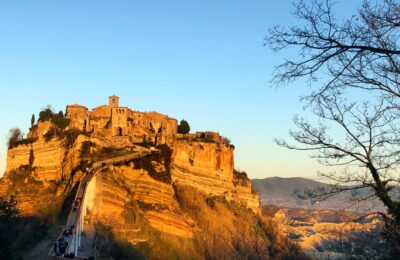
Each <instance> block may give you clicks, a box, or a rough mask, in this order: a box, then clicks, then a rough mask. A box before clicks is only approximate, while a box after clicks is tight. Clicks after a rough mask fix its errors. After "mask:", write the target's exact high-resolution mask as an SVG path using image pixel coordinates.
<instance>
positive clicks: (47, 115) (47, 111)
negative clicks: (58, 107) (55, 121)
mask: <svg viewBox="0 0 400 260" xmlns="http://www.w3.org/2000/svg"><path fill="white" fill-rule="evenodd" d="M53 114H54V112H53V109H52V108H51V106H47V107H46V108H44V109H43V110H42V111H40V112H39V119H38V121H39V122H44V121H48V120H50V119H51V118H52V117H53Z"/></svg>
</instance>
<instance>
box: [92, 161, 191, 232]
mask: <svg viewBox="0 0 400 260" xmlns="http://www.w3.org/2000/svg"><path fill="white" fill-rule="evenodd" d="M95 178H96V199H95V202H94V204H93V208H92V210H91V211H92V214H93V216H94V217H95V218H96V219H97V220H100V221H102V222H103V223H105V224H107V225H111V224H112V226H124V225H125V224H126V222H127V221H128V220H127V216H125V215H124V214H125V213H126V209H127V208H128V207H129V206H132V205H133V206H134V207H135V209H136V210H137V212H141V213H142V214H143V215H144V217H145V219H146V220H147V221H148V222H149V223H150V225H151V226H152V227H153V228H155V229H157V230H159V231H162V232H165V233H169V234H174V235H177V236H182V237H192V235H193V234H192V231H191V229H190V226H189V224H188V223H187V221H186V220H185V218H184V217H183V215H182V214H181V213H180V210H179V205H178V203H177V202H176V200H175V197H174V190H173V187H172V185H171V184H170V183H164V182H161V181H158V180H155V179H153V178H152V177H150V175H149V173H148V172H147V171H146V170H143V169H135V168H134V165H133V164H131V166H126V165H123V166H116V167H112V168H111V169H110V170H107V171H104V172H101V173H99V174H98V175H96V177H95Z"/></svg>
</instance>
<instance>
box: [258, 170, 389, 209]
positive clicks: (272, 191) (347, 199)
mask: <svg viewBox="0 0 400 260" xmlns="http://www.w3.org/2000/svg"><path fill="white" fill-rule="evenodd" d="M252 184H253V188H254V189H255V190H257V191H258V192H259V195H260V200H261V205H262V206H265V205H276V206H281V207H291V208H293V207H294V208H296V207H297V208H309V209H342V208H343V209H349V208H350V209H351V210H352V211H360V212H363V211H365V210H366V209H367V208H371V207H373V208H374V209H381V205H380V203H379V202H378V201H376V200H372V201H367V202H363V203H362V204H359V205H357V206H352V205H353V204H354V199H356V198H358V197H364V196H365V195H370V194H372V192H373V191H372V190H371V189H367V188H366V189H363V190H359V191H357V192H356V191H353V192H344V193H341V194H339V195H336V196H333V197H331V198H329V199H327V200H325V201H313V200H303V199H301V198H299V195H300V194H304V190H305V189H315V188H318V187H328V186H329V185H328V184H326V183H323V182H318V181H314V180H311V179H307V178H300V177H294V178H281V177H270V178H265V179H253V180H252ZM352 200H353V201H352Z"/></svg>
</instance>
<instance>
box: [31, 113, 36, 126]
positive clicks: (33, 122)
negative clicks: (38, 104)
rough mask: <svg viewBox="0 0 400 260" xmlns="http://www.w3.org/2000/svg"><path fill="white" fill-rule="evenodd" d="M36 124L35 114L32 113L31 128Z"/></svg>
mask: <svg viewBox="0 0 400 260" xmlns="http://www.w3.org/2000/svg"><path fill="white" fill-rule="evenodd" d="M34 125H35V114H32V117H31V128H32V127H33V126H34Z"/></svg>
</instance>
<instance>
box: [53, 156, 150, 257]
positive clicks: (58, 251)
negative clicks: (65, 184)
mask: <svg viewBox="0 0 400 260" xmlns="http://www.w3.org/2000/svg"><path fill="white" fill-rule="evenodd" d="M157 152H158V150H155V149H148V150H146V151H141V152H135V153H131V154H127V155H123V156H118V157H114V158H111V159H107V160H102V161H98V162H95V163H93V165H92V167H91V168H90V169H88V170H87V171H86V172H85V173H84V175H83V176H82V177H81V178H80V180H79V186H78V190H77V192H76V195H75V199H74V201H73V203H72V205H71V211H70V213H69V215H68V219H67V223H66V225H65V227H64V229H63V232H62V234H61V235H60V236H59V237H58V240H57V241H55V242H54V243H53V246H52V249H51V250H50V252H49V257H50V259H52V258H54V259H57V258H75V259H94V257H93V255H91V254H92V252H90V253H89V254H88V252H81V251H80V247H81V243H82V233H83V231H84V228H85V222H84V220H85V216H86V215H87V213H88V203H89V196H88V194H89V193H90V191H93V190H94V186H95V183H94V182H93V177H94V176H95V175H96V174H97V173H98V172H99V171H101V170H103V169H105V168H108V167H109V166H111V165H114V164H119V163H124V162H128V161H132V160H135V159H138V158H142V157H145V156H147V155H149V154H152V153H157ZM85 239H87V238H85ZM89 240H90V239H89ZM90 242H91V244H93V241H89V243H90Z"/></svg>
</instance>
